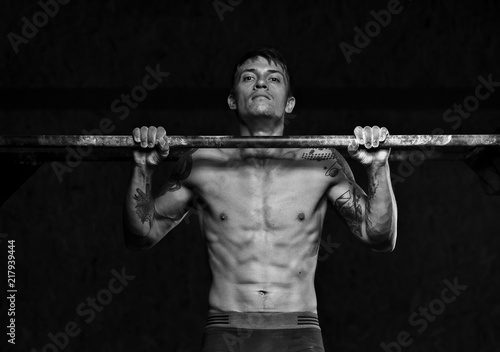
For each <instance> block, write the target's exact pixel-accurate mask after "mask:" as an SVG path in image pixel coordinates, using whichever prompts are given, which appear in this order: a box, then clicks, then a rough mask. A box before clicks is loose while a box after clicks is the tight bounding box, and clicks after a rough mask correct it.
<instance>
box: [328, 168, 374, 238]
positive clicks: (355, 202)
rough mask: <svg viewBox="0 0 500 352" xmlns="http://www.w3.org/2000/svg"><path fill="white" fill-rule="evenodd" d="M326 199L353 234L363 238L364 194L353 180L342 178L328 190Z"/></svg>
mask: <svg viewBox="0 0 500 352" xmlns="http://www.w3.org/2000/svg"><path fill="white" fill-rule="evenodd" d="M328 200H329V201H330V203H331V204H332V205H333V207H334V208H335V210H336V211H337V212H338V213H339V214H340V215H341V216H342V218H343V219H344V220H345V221H346V222H347V225H348V226H349V229H350V230H351V232H352V233H353V234H355V235H356V236H358V237H359V238H361V239H363V238H364V237H365V236H364V234H365V232H366V231H365V224H364V218H365V202H366V194H365V192H364V191H363V189H362V188H361V187H360V186H358V185H357V184H356V183H355V182H353V180H352V181H351V180H349V179H347V178H342V179H340V180H339V182H337V183H335V184H334V185H333V186H331V187H330V189H329V190H328Z"/></svg>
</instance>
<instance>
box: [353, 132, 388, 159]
mask: <svg viewBox="0 0 500 352" xmlns="http://www.w3.org/2000/svg"><path fill="white" fill-rule="evenodd" d="M388 135H389V131H388V130H387V128H385V127H382V128H380V127H378V126H373V127H369V126H365V127H364V128H363V127H361V126H357V127H356V128H355V129H354V136H355V137H356V139H355V140H354V141H353V142H352V143H351V144H350V145H349V146H348V147H347V150H348V152H349V154H350V155H351V157H352V158H353V159H355V160H358V161H359V162H360V163H361V164H363V165H365V166H370V165H374V164H378V165H383V164H385V163H386V162H387V159H388V158H389V154H390V152H391V149H390V148H379V143H380V142H383V141H385V139H386V138H387V136H388ZM360 145H361V146H364V147H365V149H360V148H359V146H360Z"/></svg>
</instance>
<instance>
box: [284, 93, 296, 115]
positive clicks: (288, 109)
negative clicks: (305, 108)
mask: <svg viewBox="0 0 500 352" xmlns="http://www.w3.org/2000/svg"><path fill="white" fill-rule="evenodd" d="M294 107H295V98H294V97H290V98H288V99H287V101H286V106H285V112H286V113H287V114H291V113H292V111H293V108H294Z"/></svg>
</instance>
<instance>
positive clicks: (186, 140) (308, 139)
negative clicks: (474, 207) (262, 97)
mask: <svg viewBox="0 0 500 352" xmlns="http://www.w3.org/2000/svg"><path fill="white" fill-rule="evenodd" d="M354 138H355V137H354V136H352V135H338V136H332V135H311V136H272V137H240V136H168V140H169V145H170V147H171V148H177V147H182V148H308V147H310V148H326V147H347V146H348V145H349V144H350V143H351V142H352V141H354ZM78 146H81V147H85V146H92V147H111V148H116V147H118V148H120V147H129V148H130V147H137V146H138V144H137V143H136V142H134V140H133V137H132V136H130V135H121V136H120V135H116V136H114V135H111V136H99V135H32V136H8V135H3V136H0V147H2V149H3V148H7V149H10V148H12V147H14V148H15V147H23V148H33V149H34V148H40V147H55V148H59V147H78ZM381 146H383V147H387V148H415V147H419V146H428V147H493V146H500V134H468V135H467V134H452V135H391V136H388V137H387V139H386V140H385V141H384V142H383V143H382V144H381Z"/></svg>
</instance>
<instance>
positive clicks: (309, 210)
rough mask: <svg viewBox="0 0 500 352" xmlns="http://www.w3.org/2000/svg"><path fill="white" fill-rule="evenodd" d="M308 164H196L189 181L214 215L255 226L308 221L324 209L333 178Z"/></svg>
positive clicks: (202, 202)
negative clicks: (326, 195)
mask: <svg viewBox="0 0 500 352" xmlns="http://www.w3.org/2000/svg"><path fill="white" fill-rule="evenodd" d="M193 166H194V165H193ZM314 166H315V165H311V164H310V163H307V162H294V161H290V162H288V163H286V161H280V162H275V163H262V164H257V165H256V164H255V163H244V162H226V163H218V164H217V165H215V164H213V163H212V164H210V163H207V164H205V165H203V164H201V165H197V166H194V167H193V170H192V174H191V177H190V180H191V182H192V185H193V188H194V189H195V192H196V194H197V196H198V197H199V198H200V199H201V200H202V201H201V202H200V204H203V206H204V210H206V211H208V212H209V213H210V214H211V215H212V216H213V217H214V218H215V219H218V218H219V217H220V218H221V220H224V221H227V223H228V224H229V223H230V221H231V220H235V221H237V222H238V223H240V224H241V223H245V224H248V226H251V227H262V226H263V227H265V228H283V227H287V225H290V224H294V223H299V224H300V223H304V224H305V223H307V221H308V220H310V219H312V218H313V217H314V215H315V214H316V213H317V211H318V210H319V209H320V208H321V209H324V207H322V206H321V204H322V203H325V193H326V191H327V189H328V188H329V186H330V182H331V178H330V177H329V176H328V175H326V174H325V170H323V167H321V166H320V165H317V167H314Z"/></svg>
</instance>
